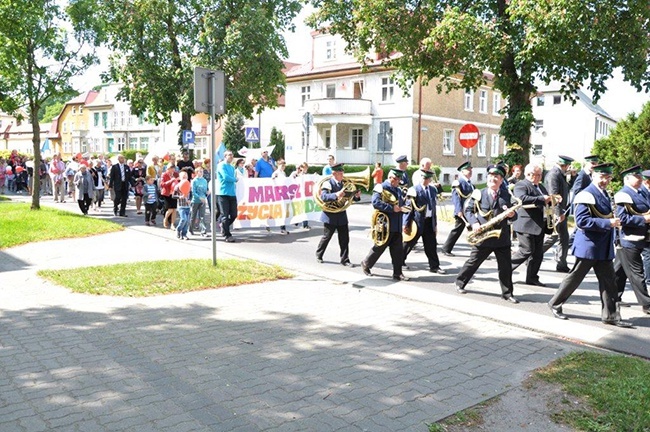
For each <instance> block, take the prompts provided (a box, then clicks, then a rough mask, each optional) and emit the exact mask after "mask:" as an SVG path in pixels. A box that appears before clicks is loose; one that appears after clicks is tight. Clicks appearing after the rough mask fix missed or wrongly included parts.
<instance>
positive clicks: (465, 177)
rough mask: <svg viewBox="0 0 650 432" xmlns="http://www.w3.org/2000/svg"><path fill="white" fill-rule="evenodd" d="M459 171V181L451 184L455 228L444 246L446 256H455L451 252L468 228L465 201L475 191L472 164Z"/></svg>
mask: <svg viewBox="0 0 650 432" xmlns="http://www.w3.org/2000/svg"><path fill="white" fill-rule="evenodd" d="M458 171H459V172H460V175H459V176H458V180H454V182H453V183H452V184H451V202H452V203H453V204H454V227H453V228H452V229H451V231H450V232H449V236H447V240H446V241H445V244H443V245H442V254H443V255H446V256H454V254H453V253H452V252H451V251H452V249H453V248H454V246H455V245H456V242H457V241H458V238H459V237H460V235H461V234H462V233H463V231H464V230H465V227H466V226H467V220H465V214H464V209H465V200H467V198H469V196H470V195H471V194H472V191H473V190H474V185H472V180H471V178H472V164H471V163H470V162H469V161H467V162H464V163H462V164H461V165H460V166H459V167H458Z"/></svg>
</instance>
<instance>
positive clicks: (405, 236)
mask: <svg viewBox="0 0 650 432" xmlns="http://www.w3.org/2000/svg"><path fill="white" fill-rule="evenodd" d="M409 190H413V189H409ZM406 202H407V204H406V206H405V208H407V209H408V208H410V209H411V210H410V211H413V210H415V211H417V212H421V211H424V210H426V207H427V205H426V204H423V205H422V206H421V207H418V205H417V204H416V203H415V197H414V196H412V195H410V194H409V193H408V192H407V196H406ZM408 203H410V204H408ZM405 228H406V229H405V230H404V231H402V241H403V242H404V243H408V242H410V241H411V240H413V239H414V238H415V236H416V235H417V233H418V224H416V223H415V219H413V220H411V222H410V223H409V225H408V227H405Z"/></svg>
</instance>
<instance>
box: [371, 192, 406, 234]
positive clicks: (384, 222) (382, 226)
mask: <svg viewBox="0 0 650 432" xmlns="http://www.w3.org/2000/svg"><path fill="white" fill-rule="evenodd" d="M381 200H382V201H383V202H385V203H387V204H390V205H392V206H395V205H398V204H399V202H398V201H397V198H395V195H393V194H392V193H390V192H388V191H387V190H383V191H381ZM389 234H390V219H388V216H387V215H386V214H384V213H382V212H380V211H379V210H377V209H375V211H374V212H372V218H371V219H370V237H371V238H372V241H373V243H375V245H377V246H383V245H385V244H386V242H387V241H388V236H389Z"/></svg>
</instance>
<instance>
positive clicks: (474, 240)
mask: <svg viewBox="0 0 650 432" xmlns="http://www.w3.org/2000/svg"><path fill="white" fill-rule="evenodd" d="M512 199H513V200H515V201H516V202H517V204H515V205H513V206H512V207H509V208H508V209H507V210H505V211H504V212H503V213H500V214H498V215H496V216H494V217H493V218H492V219H490V220H489V221H487V222H486V223H485V224H483V225H481V226H480V227H478V228H477V229H475V230H473V231H472V232H470V233H468V234H467V243H469V244H470V245H471V246H476V245H479V244H481V243H483V242H484V241H485V240H487V239H489V238H492V237H500V236H501V229H497V228H494V227H495V226H497V225H499V224H500V223H501V221H503V220H504V219H506V218H507V217H508V214H510V212H513V211H514V212H516V211H517V210H519V209H520V208H533V207H536V205H535V204H527V205H523V204H522V202H521V200H520V199H519V198H516V197H514V196H513V197H512Z"/></svg>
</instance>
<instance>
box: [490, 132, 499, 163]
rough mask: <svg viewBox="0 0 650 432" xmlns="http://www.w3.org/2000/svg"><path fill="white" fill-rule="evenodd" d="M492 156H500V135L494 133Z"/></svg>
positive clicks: (491, 147) (491, 146)
mask: <svg viewBox="0 0 650 432" xmlns="http://www.w3.org/2000/svg"><path fill="white" fill-rule="evenodd" d="M490 156H491V157H497V156H499V135H498V134H496V135H492V143H491V145H490Z"/></svg>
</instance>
